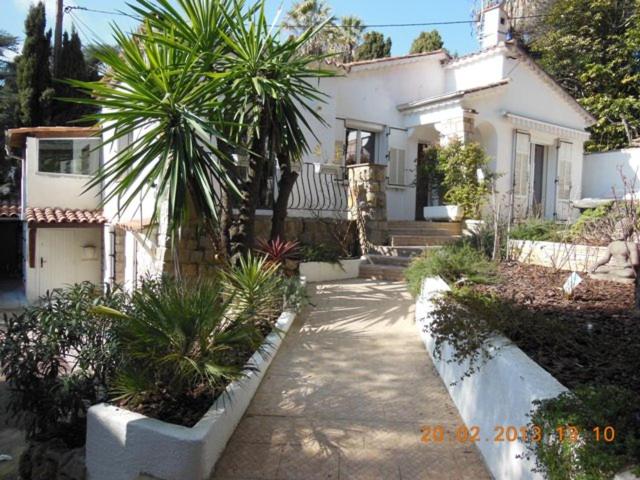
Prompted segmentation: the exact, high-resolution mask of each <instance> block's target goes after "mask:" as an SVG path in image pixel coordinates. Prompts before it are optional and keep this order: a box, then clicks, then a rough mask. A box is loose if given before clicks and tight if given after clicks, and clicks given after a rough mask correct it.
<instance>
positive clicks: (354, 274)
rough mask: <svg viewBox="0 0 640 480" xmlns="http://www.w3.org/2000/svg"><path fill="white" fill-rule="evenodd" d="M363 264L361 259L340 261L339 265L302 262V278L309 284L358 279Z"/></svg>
mask: <svg viewBox="0 0 640 480" xmlns="http://www.w3.org/2000/svg"><path fill="white" fill-rule="evenodd" d="M361 263H362V260H361V259H360V258H355V259H348V260H340V261H339V263H329V262H302V263H301V264H300V276H301V277H304V278H305V279H306V281H307V282H333V281H336V280H348V279H350V278H358V274H359V272H360V264H361Z"/></svg>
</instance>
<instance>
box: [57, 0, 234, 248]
mask: <svg viewBox="0 0 640 480" xmlns="http://www.w3.org/2000/svg"><path fill="white" fill-rule="evenodd" d="M177 4H178V6H179V8H180V9H182V13H179V10H176V9H175V7H174V6H173V5H172V2H170V1H169V0H157V1H156V2H154V3H153V4H151V3H150V2H148V1H146V0H137V4H136V5H134V6H133V8H134V10H135V11H136V12H137V13H138V14H139V15H140V16H141V17H142V18H143V19H144V21H143V26H142V27H141V28H140V30H139V32H138V33H136V34H134V35H132V36H129V35H127V34H125V33H124V32H122V31H121V30H119V29H118V28H117V27H114V40H115V42H116V47H117V49H101V50H100V51H97V52H96V53H95V56H96V58H97V60H98V61H100V62H102V63H103V64H104V65H105V66H106V70H107V72H108V73H107V75H106V79H107V81H97V82H81V81H70V82H69V83H71V84H72V85H73V86H76V87H78V88H80V89H83V90H85V91H86V92H87V93H89V94H91V98H86V99H69V101H72V102H76V103H86V104H90V105H94V106H96V107H99V108H100V111H99V112H98V113H95V114H92V115H89V116H88V117H87V118H88V119H91V120H94V121H96V122H99V123H100V125H101V127H102V129H101V133H102V136H103V139H105V140H104V143H105V144H113V143H115V142H117V141H118V140H119V139H121V138H123V137H125V138H126V137H127V136H129V135H130V134H132V133H134V132H136V133H138V134H139V135H138V136H137V138H135V139H134V140H133V142H132V143H131V144H130V145H128V146H127V147H126V148H124V149H122V150H120V151H118V153H117V155H116V157H115V158H114V159H113V161H112V162H110V163H108V164H107V165H106V166H105V167H104V168H102V169H101V170H100V171H99V172H98V174H97V175H96V176H95V178H94V179H93V180H92V181H91V182H90V183H89V185H88V188H93V187H99V188H101V189H102V192H103V194H104V196H103V202H105V203H106V202H108V201H109V200H112V199H115V198H120V202H119V205H120V209H121V210H124V209H126V208H127V207H128V206H129V205H131V204H133V203H134V202H137V201H139V199H140V197H141V196H144V195H151V194H152V188H153V187H155V189H156V193H155V207H154V212H153V217H152V223H157V222H158V221H159V220H160V212H161V207H162V206H163V205H166V209H167V231H168V234H169V236H170V237H171V239H172V240H173V244H174V246H175V242H176V240H177V239H178V238H179V237H180V228H181V226H183V225H184V224H185V223H186V221H187V219H188V218H190V217H193V216H196V217H198V218H200V219H202V221H203V222H204V224H205V225H206V226H207V227H208V228H209V229H210V230H211V231H214V230H215V228H216V225H217V222H218V214H219V210H218V204H219V193H218V192H219V189H218V188H216V187H217V186H221V188H222V189H223V190H226V191H231V192H235V193H237V192H238V189H237V187H236V184H235V180H234V179H233V178H232V176H231V175H230V174H229V171H230V168H231V166H232V165H233V162H232V160H231V159H230V158H228V157H227V156H225V155H223V154H221V152H220V151H219V149H218V148H217V147H216V146H215V142H214V139H216V138H217V137H219V132H218V130H217V128H216V125H215V124H214V122H212V119H211V112H212V110H215V109H216V108H217V106H218V105H219V104H220V95H219V94H220V89H221V85H222V84H223V80H222V78H210V79H209V80H208V81H202V80H203V77H204V75H205V74H206V73H208V72H210V71H211V68H212V66H213V65H215V64H216V63H217V62H219V61H220V58H222V55H223V49H222V46H223V45H224V43H223V41H222V39H221V38H220V37H219V36H218V35H216V34H215V33H216V32H218V31H219V30H220V29H222V28H223V24H224V23H225V18H226V16H225V14H226V11H225V9H227V8H229V5H230V4H231V2H230V1H214V0H178V1H177ZM194 7H195V8H194ZM167 12H171V13H172V14H173V15H174V19H173V20H176V18H179V19H180V21H179V22H178V21H172V22H169V21H168V19H167V18H168V17H166V16H163V14H164V13H167ZM187 12H188V14H187ZM198 26H201V27H202V28H198ZM192 27H193V28H192ZM179 35H181V36H182V37H186V38H180V37H179ZM170 37H173V38H174V40H178V39H180V40H181V41H183V42H184V44H183V45H186V42H187V41H189V42H190V44H189V48H180V47H181V45H178V43H177V42H176V41H174V42H170V41H169V39H170ZM221 76H222V75H221ZM165 202H166V203H165Z"/></svg>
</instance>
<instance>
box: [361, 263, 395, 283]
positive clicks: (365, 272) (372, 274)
mask: <svg viewBox="0 0 640 480" xmlns="http://www.w3.org/2000/svg"><path fill="white" fill-rule="evenodd" d="M404 268H405V267H400V266H397V265H371V264H366V263H363V264H362V265H360V278H370V279H372V280H387V281H391V282H400V281H402V280H404Z"/></svg>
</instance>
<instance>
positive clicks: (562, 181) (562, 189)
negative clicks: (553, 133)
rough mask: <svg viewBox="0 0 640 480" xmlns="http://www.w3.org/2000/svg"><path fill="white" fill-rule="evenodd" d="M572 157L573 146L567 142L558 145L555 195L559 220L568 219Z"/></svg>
mask: <svg viewBox="0 0 640 480" xmlns="http://www.w3.org/2000/svg"><path fill="white" fill-rule="evenodd" d="M572 156H573V144H572V143H569V142H563V141H561V142H559V143H558V179H557V193H556V215H557V218H558V219H559V220H566V219H567V218H568V217H569V209H570V200H571V186H572V185H571V158H572Z"/></svg>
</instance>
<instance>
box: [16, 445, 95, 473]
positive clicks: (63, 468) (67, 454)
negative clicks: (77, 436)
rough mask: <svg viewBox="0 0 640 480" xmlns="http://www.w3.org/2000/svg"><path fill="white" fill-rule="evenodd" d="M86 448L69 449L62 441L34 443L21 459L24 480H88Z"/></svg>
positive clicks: (20, 470)
mask: <svg viewBox="0 0 640 480" xmlns="http://www.w3.org/2000/svg"><path fill="white" fill-rule="evenodd" d="M84 462H85V460H84V447H80V448H76V449H71V450H70V449H69V448H67V446H66V445H65V444H64V442H63V441H62V440H59V439H53V440H49V441H46V442H40V443H32V444H31V445H29V447H28V448H27V450H26V451H25V452H24V454H22V456H21V457H20V465H19V473H20V478H21V479H22V480H86V477H87V476H86V469H85V464H84Z"/></svg>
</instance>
